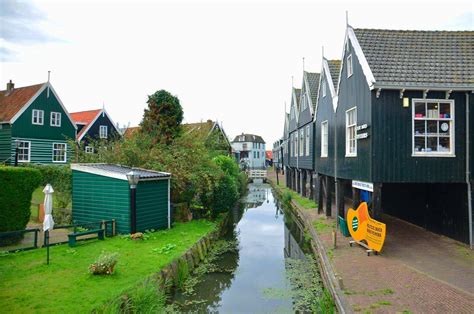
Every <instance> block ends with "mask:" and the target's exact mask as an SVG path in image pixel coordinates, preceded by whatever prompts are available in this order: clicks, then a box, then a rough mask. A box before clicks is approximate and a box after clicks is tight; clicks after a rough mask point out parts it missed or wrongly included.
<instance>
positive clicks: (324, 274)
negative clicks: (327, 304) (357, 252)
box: [267, 178, 353, 314]
mask: <svg viewBox="0 0 474 314" xmlns="http://www.w3.org/2000/svg"><path fill="white" fill-rule="evenodd" d="M267 181H268V182H269V183H270V185H271V186H272V188H273V190H274V191H275V193H276V194H277V196H278V198H279V199H280V200H281V198H282V192H281V191H280V190H279V188H278V187H277V186H276V185H275V182H274V181H273V180H271V179H270V178H267ZM290 205H291V206H290V209H291V210H292V211H293V212H294V213H295V214H296V215H297V216H298V218H299V219H300V220H301V221H302V222H303V224H304V227H305V228H306V229H307V230H309V232H310V234H311V238H312V241H311V250H312V251H313V256H314V257H315V258H317V260H318V261H319V263H318V268H319V271H320V273H321V278H322V279H323V284H324V286H325V287H326V289H328V290H329V292H330V293H331V295H332V297H333V299H334V303H335V305H336V308H337V311H338V312H339V313H347V314H349V313H353V311H352V307H351V306H350V304H349V302H348V300H347V298H346V296H345V294H344V291H343V290H342V288H341V287H340V286H339V283H338V280H337V278H336V272H335V271H334V268H333V266H332V264H331V262H330V261H329V257H328V255H327V252H326V249H325V248H324V245H323V243H322V242H321V239H320V238H319V236H318V234H317V232H316V230H315V229H314V227H313V225H312V224H311V222H310V221H308V219H307V217H306V215H305V213H304V210H303V209H302V208H301V206H299V204H298V203H296V202H295V201H294V200H293V199H291V204H290Z"/></svg>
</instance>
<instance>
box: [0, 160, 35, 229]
mask: <svg viewBox="0 0 474 314" xmlns="http://www.w3.org/2000/svg"><path fill="white" fill-rule="evenodd" d="M40 183H41V173H40V172H39V171H38V170H36V169H31V168H23V167H0V232H5V231H14V230H23V229H25V227H26V225H27V224H28V221H29V220H30V205H31V195H32V194H33V191H34V190H35V189H36V188H37V187H38V186H39V185H40Z"/></svg>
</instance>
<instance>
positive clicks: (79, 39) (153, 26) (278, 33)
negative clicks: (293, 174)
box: [0, 1, 473, 147]
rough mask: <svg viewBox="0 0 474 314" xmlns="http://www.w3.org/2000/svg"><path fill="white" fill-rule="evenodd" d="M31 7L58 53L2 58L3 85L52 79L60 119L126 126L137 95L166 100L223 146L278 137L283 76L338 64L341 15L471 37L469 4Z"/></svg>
mask: <svg viewBox="0 0 474 314" xmlns="http://www.w3.org/2000/svg"><path fill="white" fill-rule="evenodd" d="M36 5H37V7H38V8H39V10H41V11H42V12H45V14H47V18H48V19H47V23H45V25H42V27H43V29H44V30H46V31H47V34H48V35H50V36H51V37H54V38H61V39H62V40H64V42H44V44H41V45H34V46H28V45H19V44H16V45H12V46H7V47H6V48H8V50H9V51H10V52H11V51H13V52H17V54H16V55H15V60H14V61H11V62H4V61H2V63H1V81H0V83H1V84H5V83H6V82H7V81H8V80H9V79H12V80H13V81H14V82H15V83H16V84H17V86H22V85H28V84H33V83H37V82H42V81H45V80H46V78H47V71H48V70H52V83H53V85H54V86H55V89H56V90H57V91H58V93H59V95H60V97H61V98H62V100H63V102H64V103H65V105H66V106H67V107H68V109H69V110H70V111H78V110H85V109H90V108H94V107H96V108H97V107H101V106H102V103H103V102H104V103H105V106H106V108H107V110H108V112H109V113H110V114H111V116H112V117H113V119H114V120H116V121H118V122H120V123H122V124H126V123H127V122H131V124H132V125H136V124H138V123H139V121H140V119H141V117H142V114H143V109H144V108H145V105H146V104H145V101H146V99H147V95H149V94H151V93H153V92H155V91H156V90H159V89H166V90H169V91H170V92H171V93H173V94H176V95H177V96H178V97H179V98H180V100H181V103H182V105H183V108H184V112H185V119H186V121H189V122H192V121H199V120H201V119H202V120H206V119H208V118H211V119H216V118H217V119H219V120H220V121H223V123H224V128H225V130H226V132H227V133H228V135H231V136H234V135H236V134H239V133H241V132H249V133H255V134H259V135H262V136H263V137H264V139H265V140H266V142H267V143H269V144H271V143H272V142H273V141H275V140H276V139H277V138H278V137H280V136H281V135H282V132H283V117H284V116H283V109H284V102H285V101H286V102H287V103H288V104H289V101H290V88H291V76H294V78H295V79H294V82H295V86H299V85H300V84H301V75H302V60H301V58H302V57H305V63H306V70H309V71H319V70H320V59H321V46H322V45H324V47H325V55H326V56H327V57H329V58H339V57H340V55H341V49H342V40H343V36H344V31H345V10H349V22H350V24H351V25H353V26H354V27H371V28H403V29H406V28H410V29H439V28H450V29H452V28H453V27H454V28H456V27H459V28H460V29H472V28H473V25H472V5H471V3H470V2H468V1H462V2H458V3H455V2H452V1H450V2H448V1H446V2H444V3H441V2H426V1H425V2H416V1H402V2H400V1H399V2H396V3H388V2H385V3H381V2H380V1H377V2H372V3H370V2H365V3H353V2H352V1H351V2H343V1H336V2H328V3H324V2H323V3H293V2H286V3H285V2H278V3H270V2H269V1H264V2H259V3H255V2H252V1H248V2H241V3H239V4H237V3H230V2H225V3H186V2H182V1H179V2H166V1H165V2H160V3H156V2H149V1H145V2H120V3H118V4H117V3H115V2H110V1H102V2H99V1H86V2H82V3H69V2H68V3H65V2H44V1H37V2H36ZM460 16H465V18H464V19H462V21H463V22H461V23H459V20H460V19H459V17H460ZM469 17H470V18H469ZM469 21H470V24H471V25H469ZM466 24H467V25H466ZM288 106H289V105H288ZM267 147H270V146H267Z"/></svg>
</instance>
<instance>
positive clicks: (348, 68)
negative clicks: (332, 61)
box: [347, 54, 353, 78]
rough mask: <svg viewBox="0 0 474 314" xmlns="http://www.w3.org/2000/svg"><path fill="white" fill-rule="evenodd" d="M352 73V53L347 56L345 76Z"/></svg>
mask: <svg viewBox="0 0 474 314" xmlns="http://www.w3.org/2000/svg"><path fill="white" fill-rule="evenodd" d="M352 74H353V69H352V54H350V55H349V56H347V77H348V78H349V77H351V76H352Z"/></svg>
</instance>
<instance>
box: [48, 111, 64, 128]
mask: <svg viewBox="0 0 474 314" xmlns="http://www.w3.org/2000/svg"><path fill="white" fill-rule="evenodd" d="M53 122H54V123H53ZM49 125H50V126H54V127H61V112H54V111H51V114H50V123H49Z"/></svg>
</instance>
